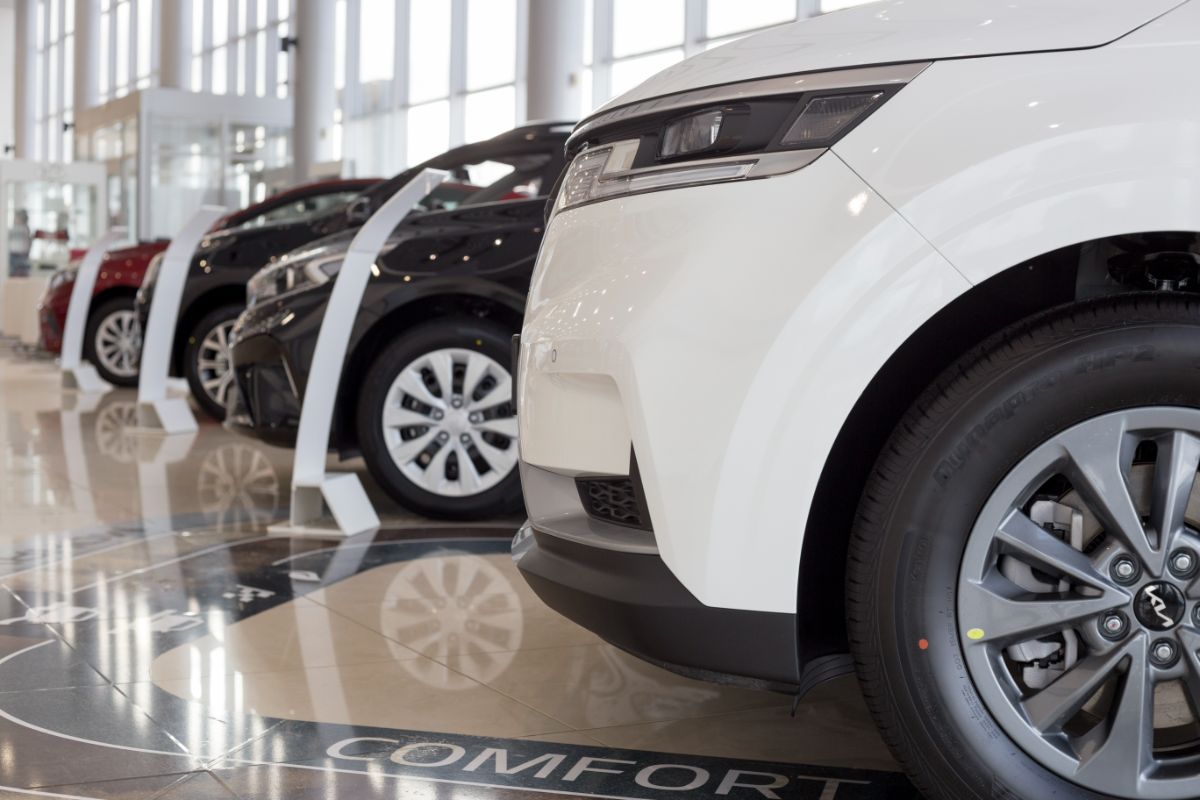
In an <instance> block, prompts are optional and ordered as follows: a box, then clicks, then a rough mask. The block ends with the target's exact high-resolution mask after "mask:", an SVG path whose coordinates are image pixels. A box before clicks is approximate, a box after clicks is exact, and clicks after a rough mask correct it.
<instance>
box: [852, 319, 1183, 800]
mask: <svg viewBox="0 0 1200 800" xmlns="http://www.w3.org/2000/svg"><path fill="white" fill-rule="evenodd" d="M1197 353H1200V304H1198V303H1196V302H1195V301H1185V300H1181V299H1178V298H1172V297H1158V296H1155V297H1153V298H1150V297H1146V298H1141V299H1125V300H1121V301H1106V302H1100V303H1094V304H1089V305H1087V306H1081V307H1078V308H1075V309H1068V310H1059V311H1055V312H1050V313H1049V314H1046V315H1043V316H1041V317H1039V318H1036V319H1034V320H1032V321H1030V322H1027V323H1023V324H1021V325H1018V326H1015V327H1014V328H1012V329H1010V330H1009V331H1007V332H1006V333H1005V334H1003V335H1002V336H1000V337H997V338H996V339H993V340H992V341H990V342H988V343H986V344H985V345H984V346H982V347H981V348H980V349H978V350H977V351H976V352H974V353H972V354H969V355H968V356H966V357H965V358H964V359H963V360H962V362H961V363H960V364H958V365H956V366H955V367H953V368H952V369H950V370H948V371H947V372H946V373H945V377H944V378H943V379H942V380H941V381H940V382H939V383H938V384H936V385H935V386H934V387H932V388H931V389H930V390H929V391H928V392H927V393H926V394H925V395H924V396H923V397H922V398H921V399H920V400H919V401H918V402H917V403H916V404H915V405H914V407H913V408H912V409H911V410H910V411H909V413H908V416H907V417H906V418H905V420H904V421H903V422H902V423H901V424H900V425H899V426H898V428H897V429H896V433H895V434H893V438H892V441H891V442H890V443H889V446H888V447H887V448H885V450H884V454H883V455H882V456H881V458H880V460H879V463H878V464H877V466H876V470H875V472H874V473H873V475H874V477H873V480H872V483H871V484H870V485H869V486H868V487H867V489H866V491H865V492H864V495H863V497H864V500H863V502H862V506H861V508H860V510H859V517H858V520H857V523H856V527H855V533H854V537H853V541H852V545H851V552H850V562H849V584H848V585H849V590H848V602H849V609H848V610H849V623H850V633H851V643H852V647H853V649H854V651H855V656H856V660H857V663H858V668H859V675H860V679H861V681H862V684H863V688H864V692H865V694H866V696H867V699H868V703H869V705H870V706H871V710H872V712H873V713H874V714H875V716H876V719H877V720H878V722H879V723H880V726H881V728H882V730H883V732H884V735H885V738H887V740H888V742H889V744H890V745H891V746H892V748H893V749H894V750H895V751H896V753H897V754H898V756H899V757H900V758H901V759H902V760H903V761H904V763H905V764H906V765H907V766H908V767H909V769H910V771H912V772H915V773H916V775H917V778H918V781H919V783H920V787H919V788H920V789H921V790H922V793H923V794H924V795H925V796H927V797H930V798H931V799H936V800H949V799H950V798H954V799H955V800H959V799H960V798H961V799H962V800H971V799H972V798H978V799H979V800H982V798H993V797H1001V796H1003V797H1014V798H1016V797H1021V798H1042V797H1056V798H1063V799H1064V800H1082V799H1083V798H1089V799H1091V798H1102V797H1118V798H1138V799H1140V798H1156V799H1158V800H1183V798H1195V797H1200V611H1198V610H1197V607H1198V606H1197V603H1196V602H1195V601H1196V600H1198V599H1200V581H1198V579H1197V576H1200V533H1198V530H1200V528H1198V525H1200V490H1198V489H1197V485H1196V473H1197V469H1198V468H1200V373H1197V371H1196V364H1197Z"/></svg>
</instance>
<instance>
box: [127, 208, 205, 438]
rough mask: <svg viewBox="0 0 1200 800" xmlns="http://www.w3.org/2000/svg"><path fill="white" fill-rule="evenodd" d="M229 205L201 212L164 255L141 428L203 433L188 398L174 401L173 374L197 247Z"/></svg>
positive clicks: (146, 335)
mask: <svg viewBox="0 0 1200 800" xmlns="http://www.w3.org/2000/svg"><path fill="white" fill-rule="evenodd" d="M224 213H225V207H224V206H201V208H200V210H199V211H197V212H196V213H195V214H193V215H192V218H191V219H189V220H188V221H187V224H186V225H184V226H183V230H181V231H179V233H177V234H176V235H175V238H174V239H172V240H171V244H170V245H169V246H168V247H167V251H166V253H164V254H163V260H162V264H161V265H160V266H159V268H158V278H157V280H156V282H155V284H154V296H153V298H151V301H150V316H149V318H148V319H147V320H146V330H144V331H142V363H141V367H140V370H139V372H138V398H137V399H138V409H137V410H138V426H139V427H142V428H151V429H155V430H161V431H164V432H166V433H191V432H193V431H196V430H198V429H199V428H198V426H197V425H196V418H195V417H194V416H193V415H192V409H191V407H190V406H189V405H188V402H187V399H186V398H183V397H168V396H167V386H168V379H169V376H170V373H171V344H172V342H174V341H175V325H176V324H177V323H178V321H179V304H180V302H182V301H183V286H184V283H186V281H187V271H188V267H189V266H190V265H191V262H192V254H193V253H195V252H196V245H198V244H199V243H200V240H201V239H203V238H204V234H206V233H207V232H208V229H209V228H210V227H211V226H212V224H213V223H214V222H216V221H217V219H218V218H220V217H221V215H223V214H224Z"/></svg>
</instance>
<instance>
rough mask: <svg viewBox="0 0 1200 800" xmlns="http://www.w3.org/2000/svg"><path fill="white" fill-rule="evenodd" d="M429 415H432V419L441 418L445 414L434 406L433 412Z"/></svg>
mask: <svg viewBox="0 0 1200 800" xmlns="http://www.w3.org/2000/svg"><path fill="white" fill-rule="evenodd" d="M430 416H431V417H433V418H434V419H441V418H442V417H444V416H446V415H445V414H443V413H442V411H441V409H438V408H435V409H434V410H433V413H432V414H430Z"/></svg>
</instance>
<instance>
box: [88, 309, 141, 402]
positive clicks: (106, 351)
mask: <svg viewBox="0 0 1200 800" xmlns="http://www.w3.org/2000/svg"><path fill="white" fill-rule="evenodd" d="M83 346H84V355H85V356H86V357H87V360H88V361H90V362H91V364H92V366H94V367H95V368H96V371H97V372H98V373H100V377H101V378H104V380H106V381H108V382H109V383H111V384H112V385H114V386H137V379H138V363H139V361H140V360H141V357H142V327H141V325H139V324H138V318H137V313H136V312H135V311H134V309H133V298H132V297H112V298H109V299H108V300H105V301H104V302H103V303H101V304H100V305H99V306H97V307H96V308H94V309H92V312H91V313H90V314H89V315H88V322H87V331H86V332H85V333H84V339H83Z"/></svg>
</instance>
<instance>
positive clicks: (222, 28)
mask: <svg viewBox="0 0 1200 800" xmlns="http://www.w3.org/2000/svg"><path fill="white" fill-rule="evenodd" d="M170 1H171V2H178V1H179V0H170ZM332 1H333V0H328V2H332ZM191 4H192V78H191V84H192V89H193V90H194V91H197V92H211V93H212V94H236V95H249V96H252V97H287V96H288V91H289V89H288V86H289V84H290V75H289V61H288V54H287V52H285V51H284V50H282V49H281V48H280V42H282V41H283V40H285V39H287V38H288V36H289V35H290V22H289V20H290V19H291V15H292V4H291V2H290V0H191Z"/></svg>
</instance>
